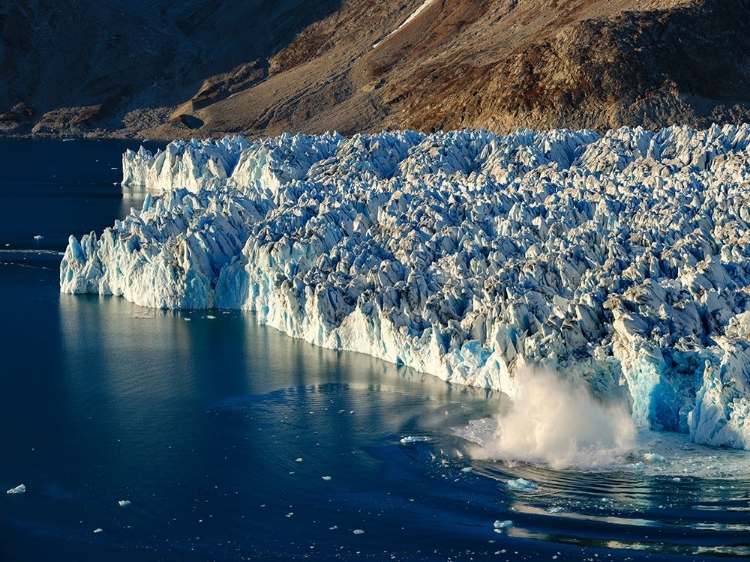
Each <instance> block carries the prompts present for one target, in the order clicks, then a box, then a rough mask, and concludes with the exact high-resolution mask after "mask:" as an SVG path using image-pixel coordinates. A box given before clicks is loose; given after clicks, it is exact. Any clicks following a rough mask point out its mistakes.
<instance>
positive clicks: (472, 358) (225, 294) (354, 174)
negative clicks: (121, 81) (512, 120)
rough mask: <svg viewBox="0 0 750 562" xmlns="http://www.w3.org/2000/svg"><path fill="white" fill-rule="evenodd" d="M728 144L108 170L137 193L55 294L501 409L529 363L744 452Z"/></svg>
mask: <svg viewBox="0 0 750 562" xmlns="http://www.w3.org/2000/svg"><path fill="white" fill-rule="evenodd" d="M749 144H750V127H749V126H747V125H743V126H741V127H732V126H725V127H723V128H719V127H716V126H714V127H712V128H710V129H708V130H705V131H694V130H691V129H688V128H676V127H673V128H670V129H665V130H662V131H660V132H657V133H652V132H648V131H644V130H641V129H619V130H613V131H609V132H608V133H607V134H606V135H604V136H602V137H600V136H599V135H597V134H596V133H594V132H591V131H565V130H556V131H549V132H531V131H518V132H516V133H513V134H510V135H507V136H498V135H494V134H490V133H487V132H484V131H457V132H450V133H437V134H433V135H421V134H418V133H415V132H408V131H407V132H394V133H382V134H379V135H372V136H355V137H353V138H351V139H347V138H344V137H341V136H339V135H336V134H332V135H325V136H319V137H317V136H303V135H297V136H291V135H282V136H280V137H277V138H273V139H266V140H263V141H256V142H247V141H245V140H243V139H241V138H231V139H230V138H227V139H224V140H221V141H217V142H213V141H205V142H198V141H192V142H190V143H185V142H176V143H172V144H170V145H169V146H168V147H167V149H166V150H165V151H164V152H161V153H157V154H156V155H152V154H151V153H149V152H148V151H145V150H144V149H141V150H140V151H139V152H137V153H134V152H127V153H126V154H125V155H124V156H123V176H124V183H126V184H130V185H142V186H144V187H146V188H150V189H152V190H154V191H160V192H161V193H160V194H158V195H150V196H148V197H147V199H146V202H145V203H144V207H143V209H142V210H141V211H132V212H131V214H130V215H129V216H128V217H126V218H125V219H124V220H121V221H116V222H115V225H114V226H113V227H112V228H108V229H107V230H105V231H104V233H102V234H101V236H97V235H96V234H95V233H93V232H92V233H91V234H89V235H86V236H83V238H82V239H81V240H80V241H78V240H76V239H75V238H74V237H71V238H70V241H69V246H68V248H67V251H66V253H65V257H64V259H63V260H62V264H61V271H60V287H61V291H63V292H66V293H85V292H93V293H101V294H113V295H121V296H124V297H125V298H127V299H129V300H131V301H134V302H136V303H139V304H142V305H146V306H151V307H163V308H182V307H186V308H210V307H229V308H243V309H246V310H251V311H254V312H255V313H256V315H257V318H258V321H259V322H262V323H267V324H269V325H271V326H274V327H276V328H278V329H280V330H282V331H284V332H286V333H288V334H289V335H291V336H294V337H299V338H304V339H305V340H307V341H310V342H313V343H315V344H318V345H321V346H324V347H329V348H333V349H344V350H354V351H360V352H363V353H368V354H371V355H374V356H377V357H382V358H384V359H387V360H389V361H392V362H395V363H402V364H405V365H409V366H412V367H414V368H416V369H419V370H421V371H424V372H428V373H432V374H434V375H437V376H439V377H441V378H443V379H445V380H449V381H454V382H459V383H463V384H470V385H478V386H486V387H492V388H496V389H500V390H502V391H504V392H507V393H509V394H511V395H514V394H515V393H516V391H517V390H518V389H517V387H516V385H517V380H516V378H515V377H514V373H515V372H516V371H517V370H518V369H519V368H521V367H523V366H525V365H536V366H544V367H545V368H549V369H554V370H556V371H557V372H559V373H561V374H562V375H563V376H567V377H575V378H578V379H581V380H583V381H585V382H586V383H587V384H588V385H589V386H590V388H591V389H592V391H593V393H594V394H595V395H596V396H598V397H599V398H600V399H601V400H603V401H626V402H628V406H629V408H630V410H631V411H632V415H633V418H634V420H635V421H636V423H637V424H639V425H641V426H647V427H651V428H654V429H664V430H677V431H682V432H689V433H690V434H691V435H692V437H693V438H694V439H695V440H696V441H698V442H701V443H707V444H713V445H728V446H732V447H740V448H750V343H749V341H748V340H749V337H750V149H749V148H748V145H749Z"/></svg>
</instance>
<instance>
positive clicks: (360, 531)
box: [352, 529, 365, 535]
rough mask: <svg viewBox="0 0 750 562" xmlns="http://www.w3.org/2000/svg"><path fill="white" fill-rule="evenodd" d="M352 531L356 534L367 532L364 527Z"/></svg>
mask: <svg viewBox="0 0 750 562" xmlns="http://www.w3.org/2000/svg"><path fill="white" fill-rule="evenodd" d="M352 533H354V534H355V535H364V534H365V532H364V530H363V529H354V530H353V531H352Z"/></svg>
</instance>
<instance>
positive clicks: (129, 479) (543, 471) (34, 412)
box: [0, 141, 750, 561]
mask: <svg viewBox="0 0 750 562" xmlns="http://www.w3.org/2000/svg"><path fill="white" fill-rule="evenodd" d="M125 147H126V145H125V144H123V143H117V142H93V141H91V142H82V141H76V142H70V143H60V142H30V141H12V142H3V143H0V176H1V177H0V314H2V321H1V322H2V324H1V326H2V331H1V335H0V346H1V347H0V350H1V351H2V353H0V560H2V561H5V560H8V561H16V560H22V561H26V560H29V561H46V560H76V561H88V560H92V561H98V560H107V561H110V560H112V561H120V560H122V561H131V560H133V561H141V560H144V561H151V560H170V561H171V560H175V561H178V560H179V561H182V560H186V561H205V560H273V559H276V560H290V559H307V558H309V559H313V560H352V559H365V560H480V559H492V560H646V559H648V560H706V559H709V558H715V557H716V558H717V559H718V557H737V558H741V557H743V556H747V555H748V554H750V480H748V472H747V471H746V468H745V467H746V466H750V463H748V462H747V453H743V452H732V451H713V450H709V449H702V448H698V447H695V446H692V445H690V444H689V443H687V442H686V441H685V440H684V439H680V438H670V439H661V438H660V437H658V436H657V437H656V438H654V437H653V436H652V437H650V439H652V442H650V443H648V445H644V446H648V447H651V448H652V449H654V450H656V449H658V450H659V454H660V457H658V459H661V460H658V461H657V462H656V463H647V465H644V463H643V462H642V457H640V456H639V454H637V453H633V454H632V455H631V456H630V457H628V458H626V459H624V460H623V461H622V463H621V464H620V465H616V466H614V467H611V468H608V469H605V470H602V469H599V470H581V469H578V470H574V469H568V470H561V471H555V470H551V469H548V468H545V467H542V466H533V465H528V464H523V463H513V462H493V461H486V460H485V461H477V460H471V458H470V457H469V454H468V453H469V452H470V451H471V448H472V445H471V443H470V442H468V441H466V440H464V439H462V438H461V437H458V436H457V435H456V434H457V433H459V434H463V435H464V436H465V432H464V433H462V431H461V429H462V428H463V429H465V428H467V426H468V425H469V422H470V421H471V420H481V419H483V418H487V417H491V416H492V415H493V414H495V413H496V412H497V411H498V410H500V409H502V408H503V407H504V406H505V404H506V401H505V400H504V399H503V398H502V397H501V396H499V395H497V394H493V393H488V392H485V391H483V390H477V389H466V388H461V387H452V386H450V385H447V384H445V383H443V382H441V381H439V380H437V379H435V378H433V377H430V376H423V375H421V374H419V373H416V372H414V371H411V370H408V369H404V368H397V367H396V366H394V365H390V364H387V363H384V362H381V361H378V360H374V359H371V358H368V357H366V356H362V355H358V354H350V353H335V352H331V351H327V350H322V349H318V348H315V347H313V346H311V345H309V344H306V343H303V342H300V341H297V340H293V339H290V338H288V337H286V336H284V335H282V334H280V333H278V332H276V331H275V330H273V329H268V328H264V327H259V326H257V325H256V324H255V321H254V318H253V316H252V315H250V314H244V313H241V312H238V311H222V310H216V311H210V312H206V311H192V312H164V311H155V310H149V309H144V308H142V307H138V306H135V305H132V304H130V303H128V302H126V301H124V300H121V299H117V298H105V297H96V296H69V295H60V294H59V292H58V275H59V274H58V264H59V260H60V257H61V256H60V254H59V252H61V251H63V249H64V247H65V244H66V241H67V237H68V235H69V234H75V235H76V236H80V235H81V234H82V233H84V232H88V231H90V230H96V231H101V230H102V229H103V228H104V227H105V226H107V225H110V224H112V222H113V221H114V220H115V219H116V218H121V217H123V216H124V215H125V214H126V213H127V212H128V211H129V208H130V207H131V206H136V207H137V206H139V205H140V203H141V202H142V198H143V194H139V193H125V194H123V192H122V188H121V187H119V184H117V182H118V180H119V179H120V172H119V162H120V154H121V153H122V151H123V150H124V148H125ZM113 168H114V169H113ZM36 235H41V236H43V238H42V239H39V240H35V239H34V236H36ZM209 316H213V318H210V317H209ZM188 320H189V321H188ZM457 429H458V431H457ZM406 436H418V437H424V438H426V439H427V440H425V441H417V442H413V443H406V444H404V443H401V439H402V438H403V437H406ZM653 439H656V441H653ZM649 450H650V449H649ZM518 478H524V479H527V480H529V481H531V482H533V483H534V484H535V485H534V486H530V487H523V486H521V487H518V486H516V487H512V486H509V485H508V482H509V481H511V482H515V481H516V479H518ZM21 483H23V484H25V485H26V486H27V492H26V493H25V494H23V495H7V494H5V493H4V491H5V490H7V489H10V488H12V487H14V486H17V485H18V484H21ZM121 500H127V501H129V502H130V505H127V506H120V505H119V503H118V502H119V501H121ZM496 521H497V522H498V527H499V528H497V529H496V527H495V524H494V523H495V522H496ZM99 530H101V531H99ZM96 531H99V532H96Z"/></svg>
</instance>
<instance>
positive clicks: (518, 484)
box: [507, 478, 539, 492]
mask: <svg viewBox="0 0 750 562" xmlns="http://www.w3.org/2000/svg"><path fill="white" fill-rule="evenodd" d="M507 484H508V488H510V489H511V490H518V491H522V492H530V491H532V490H538V489H539V486H537V485H536V484H535V483H534V482H532V481H531V480H526V479H525V478H516V479H515V480H508V482H507Z"/></svg>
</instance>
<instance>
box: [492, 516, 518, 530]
mask: <svg viewBox="0 0 750 562" xmlns="http://www.w3.org/2000/svg"><path fill="white" fill-rule="evenodd" d="M492 526H493V527H494V529H495V532H496V533H502V532H503V531H504V530H505V529H508V528H509V527H512V526H513V521H511V520H510V519H506V520H505V521H500V520H499V519H498V520H497V521H495V523H494V524H493V525H492Z"/></svg>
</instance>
